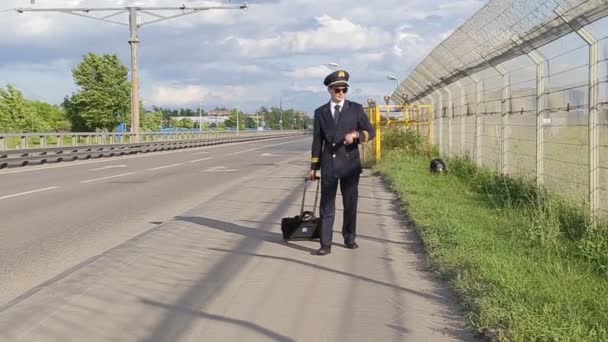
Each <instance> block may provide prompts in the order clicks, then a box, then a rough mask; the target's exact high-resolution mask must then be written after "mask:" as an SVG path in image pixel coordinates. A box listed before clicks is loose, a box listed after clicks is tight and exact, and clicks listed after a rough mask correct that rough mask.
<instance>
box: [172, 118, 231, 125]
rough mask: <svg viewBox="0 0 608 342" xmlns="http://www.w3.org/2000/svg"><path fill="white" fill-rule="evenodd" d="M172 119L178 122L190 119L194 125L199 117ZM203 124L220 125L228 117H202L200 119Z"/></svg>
mask: <svg viewBox="0 0 608 342" xmlns="http://www.w3.org/2000/svg"><path fill="white" fill-rule="evenodd" d="M172 119H175V120H177V121H180V120H182V119H190V120H191V121H192V122H194V123H196V124H197V123H198V122H199V117H198V116H174V117H172ZM200 119H201V120H200V121H202V122H203V123H206V124H212V123H214V124H221V123H224V122H225V121H226V120H228V116H203V117H201V118H200Z"/></svg>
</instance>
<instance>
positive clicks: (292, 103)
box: [0, 0, 485, 113]
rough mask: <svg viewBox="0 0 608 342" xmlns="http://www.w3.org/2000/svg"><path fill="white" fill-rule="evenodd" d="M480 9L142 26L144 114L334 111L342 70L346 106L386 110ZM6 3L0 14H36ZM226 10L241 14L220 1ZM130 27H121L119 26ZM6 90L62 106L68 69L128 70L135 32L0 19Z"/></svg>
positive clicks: (317, 6)
mask: <svg viewBox="0 0 608 342" xmlns="http://www.w3.org/2000/svg"><path fill="white" fill-rule="evenodd" d="M484 2H485V1H482V0H433V1H428V0H406V1H403V0H402V1H396V0H374V1H369V0H367V1H365V0H351V1H329V0H327V1H324V0H251V1H249V2H248V3H249V6H250V8H249V9H248V10H247V11H239V10H237V11H213V12H207V13H201V14H195V15H192V16H189V17H184V18H180V19H177V20H173V21H168V22H165V23H162V24H155V25H151V26H145V27H143V28H142V31H141V34H140V40H141V49H140V69H141V71H140V72H141V87H142V97H143V100H144V104H145V105H146V106H151V105H157V106H168V107H191V108H196V107H198V103H199V101H201V100H202V101H203V107H204V108H207V109H209V108H213V107H215V106H227V107H239V108H241V109H242V110H245V111H250V112H251V111H254V110H255V109H256V108H258V107H260V106H278V104H279V99H280V97H281V95H283V105H284V107H288V108H290V107H295V108H296V109H299V110H304V111H307V112H309V113H310V112H312V111H313V110H314V109H315V108H316V107H318V106H319V105H321V104H322V103H323V102H325V101H327V96H328V94H327V91H326V89H325V88H324V87H323V83H322V82H323V78H324V77H325V76H326V75H327V74H328V73H330V72H331V71H332V69H331V68H330V67H328V66H327V65H326V64H328V63H338V64H340V66H341V67H343V68H345V69H346V70H348V71H349V72H350V74H351V92H350V93H349V98H350V99H351V100H354V101H358V102H364V101H365V100H366V99H367V98H374V99H375V100H376V101H381V100H382V97H383V96H384V95H388V94H390V93H392V91H393V89H394V88H395V87H396V83H395V81H389V80H387V79H386V75H388V74H392V75H395V76H397V77H398V78H399V79H404V78H405V77H406V76H407V75H408V74H409V72H410V71H411V70H412V69H413V68H414V67H415V66H416V64H417V63H418V62H420V61H421V60H422V58H423V57H424V56H425V55H426V54H427V53H428V52H430V50H431V49H432V48H433V47H434V46H435V45H436V44H437V43H439V42H440V41H441V40H443V39H444V38H445V37H447V35H449V34H450V33H451V32H452V31H453V30H454V29H456V28H457V27H458V26H460V25H461V24H462V23H463V22H464V21H465V20H466V19H468V18H469V17H470V16H472V15H473V14H474V13H475V12H476V11H477V10H478V9H479V8H481V6H482V5H483V4H484ZM29 3H30V1H29V0H4V1H2V2H1V5H0V11H2V10H4V9H9V8H13V7H21V6H24V7H26V6H29ZM217 3H218V2H210V1H186V0H181V1H175V0H156V1H154V0H147V1H146V0H141V1H125V0H81V1H78V0H37V1H36V5H35V6H36V7H40V8H44V7H77V6H80V7H82V6H104V7H110V6H127V5H146V6H155V5H162V6H165V5H167V6H170V5H177V6H179V5H181V4H186V5H209V4H217ZM221 3H223V4H228V3H231V4H239V3H240V2H237V1H228V0H226V1H222V2H221ZM120 18H121V19H122V20H124V21H126V17H120ZM0 22H1V23H2V29H3V33H2V34H0V51H1V52H0V86H1V85H5V84H7V83H11V84H13V85H15V86H17V87H18V88H20V89H21V90H23V91H24V92H25V94H26V96H27V97H28V98H32V99H40V100H44V101H48V102H51V103H60V102H61V101H62V99H63V98H64V97H65V96H66V95H69V94H71V93H72V92H74V91H76V87H75V85H74V82H73V79H72V74H71V70H72V68H74V67H75V66H76V65H77V64H78V63H79V62H80V61H81V59H82V56H83V55H84V54H86V53H88V52H96V53H116V54H118V55H119V56H120V57H121V59H122V60H123V61H124V62H125V64H127V65H129V64H128V63H129V45H128V43H127V40H128V29H127V28H126V27H122V26H117V25H112V24H105V23H101V22H96V21H92V20H87V19H81V18H78V17H75V16H68V15H65V14H54V13H53V14H48V13H27V14H21V15H19V14H16V13H14V12H0Z"/></svg>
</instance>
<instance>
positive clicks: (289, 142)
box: [227, 139, 308, 156]
mask: <svg viewBox="0 0 608 342" xmlns="http://www.w3.org/2000/svg"><path fill="white" fill-rule="evenodd" d="M304 140H308V139H299V140H294V141H288V142H284V143H280V144H274V145H266V146H262V147H256V148H252V149H250V150H244V151H238V152H233V153H228V154H227V156H234V155H236V154H241V153H247V152H251V151H257V150H262V149H265V148H269V147H275V146H281V145H286V144H293V143H295V142H299V141H304Z"/></svg>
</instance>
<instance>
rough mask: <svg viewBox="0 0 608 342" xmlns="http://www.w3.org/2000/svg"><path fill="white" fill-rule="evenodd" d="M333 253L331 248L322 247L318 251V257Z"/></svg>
mask: <svg viewBox="0 0 608 342" xmlns="http://www.w3.org/2000/svg"><path fill="white" fill-rule="evenodd" d="M330 253H331V247H321V248H319V249H318V250H317V255H327V254H330Z"/></svg>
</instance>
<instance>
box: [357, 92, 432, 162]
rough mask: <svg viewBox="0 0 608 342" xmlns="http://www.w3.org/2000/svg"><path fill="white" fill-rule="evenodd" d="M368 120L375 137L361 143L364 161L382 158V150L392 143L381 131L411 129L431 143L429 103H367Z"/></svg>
mask: <svg viewBox="0 0 608 342" xmlns="http://www.w3.org/2000/svg"><path fill="white" fill-rule="evenodd" d="M365 112H366V113H367V115H368V117H369V119H370V122H371V123H372V125H373V126H374V128H375V129H376V138H375V139H374V140H372V141H371V142H369V143H366V144H363V147H362V153H363V160H364V162H366V163H372V162H378V161H380V160H381V159H382V150H383V149H384V148H386V145H387V144H388V145H389V147H390V146H391V144H392V141H391V140H390V139H392V138H393V136H391V137H389V138H388V139H389V140H387V139H385V137H384V136H383V134H382V133H383V132H384V131H386V130H388V129H391V130H412V131H415V132H416V133H418V134H420V135H423V136H425V137H426V139H427V145H428V146H429V147H430V146H432V144H433V134H434V133H433V115H432V113H433V106H432V105H429V104H416V105H409V104H405V105H397V106H395V105H376V104H375V103H368V106H367V107H365Z"/></svg>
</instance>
